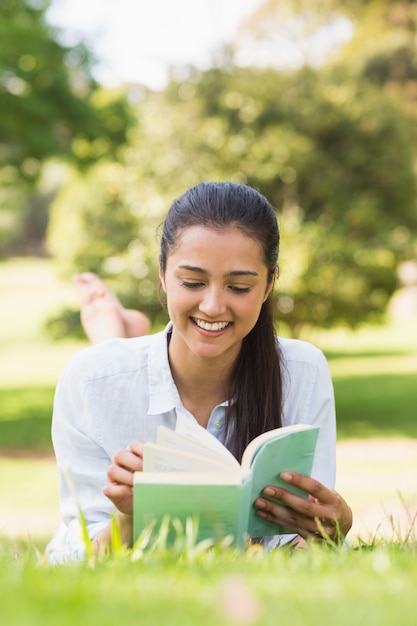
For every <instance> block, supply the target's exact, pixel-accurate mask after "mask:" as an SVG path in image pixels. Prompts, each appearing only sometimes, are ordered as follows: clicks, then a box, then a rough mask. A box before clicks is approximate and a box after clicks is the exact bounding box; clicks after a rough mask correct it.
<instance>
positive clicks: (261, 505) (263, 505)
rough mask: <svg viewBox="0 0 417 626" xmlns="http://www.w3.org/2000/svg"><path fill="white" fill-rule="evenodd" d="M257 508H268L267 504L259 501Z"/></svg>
mask: <svg viewBox="0 0 417 626" xmlns="http://www.w3.org/2000/svg"><path fill="white" fill-rule="evenodd" d="M255 506H256V507H257V508H258V509H264V508H265V506H266V504H265V502H264V501H263V500H257V501H256V502H255Z"/></svg>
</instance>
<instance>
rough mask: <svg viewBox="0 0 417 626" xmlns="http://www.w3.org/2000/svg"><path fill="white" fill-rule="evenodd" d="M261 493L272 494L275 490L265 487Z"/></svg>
mask: <svg viewBox="0 0 417 626" xmlns="http://www.w3.org/2000/svg"><path fill="white" fill-rule="evenodd" d="M262 493H263V494H264V496H273V495H274V493H275V491H274V490H273V489H272V488H271V487H265V489H264V490H263V492H262Z"/></svg>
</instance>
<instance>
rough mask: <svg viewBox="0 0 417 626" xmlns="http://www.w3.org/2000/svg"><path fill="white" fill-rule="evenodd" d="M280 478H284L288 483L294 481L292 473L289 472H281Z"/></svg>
mask: <svg viewBox="0 0 417 626" xmlns="http://www.w3.org/2000/svg"><path fill="white" fill-rule="evenodd" d="M280 478H282V480H285V482H286V483H290V482H291V481H292V474H290V473H289V472H281V474H280Z"/></svg>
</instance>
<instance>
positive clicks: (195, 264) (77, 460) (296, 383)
mask: <svg viewBox="0 0 417 626" xmlns="http://www.w3.org/2000/svg"><path fill="white" fill-rule="evenodd" d="M278 250H279V230H278V224H277V219H276V215H275V211H274V209H273V208H272V206H271V205H270V203H269V202H268V201H267V200H266V198H265V197H264V196H262V195H261V194H259V193H258V192H257V191H255V190H254V189H252V188H250V187H248V186H246V185H241V184H235V183H228V182H223V183H201V184H200V185H197V186H196V187H193V188H192V189H189V190H188V191H186V192H185V193H184V194H183V195H182V196H181V197H180V198H178V199H177V200H176V201H174V203H173V204H172V206H171V208H170V210H169V212H168V215H167V217H166V220H165V223H164V227H163V232H162V237H161V246H160V259H159V261H160V279H161V283H162V286H163V288H164V290H165V292H166V297H167V306H168V312H169V315H170V322H169V324H168V326H167V328H166V329H165V330H164V331H163V332H161V333H157V334H155V335H151V336H142V337H137V338H127V339H117V338H116V339H112V340H111V341H105V342H104V343H103V342H102V343H100V344H98V345H95V346H92V347H91V348H88V349H87V350H84V351H82V352H81V353H79V354H77V355H75V357H74V358H73V359H72V360H71V361H70V363H69V364H68V366H67V368H66V369H65V371H64V372H63V374H62V376H61V378H60V380H59V383H58V386H57V391H56V397H55V405H54V416H53V431H52V432H53V443H54V448H55V453H56V457H57V462H58V469H59V473H60V500H61V511H62V513H63V526H62V528H61V529H60V531H59V533H58V535H57V538H56V540H55V541H53V542H52V543H51V545H50V547H49V551H50V553H51V558H52V559H53V560H62V559H65V558H79V557H81V556H82V555H83V545H82V544H80V542H79V541H78V542H77V535H76V534H74V533H73V532H72V530H73V528H74V525H76V522H77V519H78V515H79V508H78V507H79V506H81V509H82V511H83V514H84V517H85V519H86V522H87V529H88V533H89V536H90V538H91V539H92V540H93V546H94V549H95V550H96V551H97V552H98V551H101V550H102V549H106V548H108V547H109V546H110V544H111V523H110V519H111V516H112V514H113V513H115V515H116V519H117V522H118V524H119V526H120V532H121V536H122V539H123V541H124V542H125V543H126V544H128V545H131V543H132V531H133V498H132V484H133V475H134V472H136V471H142V469H143V465H142V458H143V443H144V442H145V441H156V434H157V429H158V426H160V425H164V426H167V427H168V428H171V429H173V428H175V423H176V419H177V412H180V413H181V414H184V415H185V416H186V417H187V419H188V420H191V421H193V422H198V423H199V424H200V425H201V426H203V427H204V428H206V429H207V430H208V431H209V432H211V433H212V434H213V435H214V436H215V437H216V438H217V439H219V440H220V441H221V442H222V443H223V444H224V445H226V446H227V447H228V448H229V449H230V450H231V451H232V452H233V454H234V455H235V456H236V457H237V458H238V459H240V458H241V456H242V452H243V450H244V448H245V447H246V445H247V444H248V443H249V442H250V441H251V440H252V439H254V438H255V437H256V436H257V435H259V434H261V433H263V432H266V431H268V430H271V429H273V428H279V427H281V426H285V425H290V424H297V423H307V424H314V425H319V426H320V434H319V439H318V444H317V448H316V456H315V460H314V465H313V472H312V476H313V478H310V477H307V476H301V475H299V474H295V473H288V472H285V473H284V474H282V475H281V478H282V479H283V480H284V482H287V483H291V486H294V487H297V488H298V489H301V490H302V491H303V492H305V497H301V496H299V495H294V493H292V492H291V491H288V490H287V489H281V488H276V487H271V486H268V485H265V490H264V492H263V493H264V495H265V496H268V497H267V498H263V497H260V498H258V499H257V500H256V501H255V502H254V506H255V508H256V510H257V512H258V515H260V516H261V517H263V518H265V519H267V520H269V521H271V522H273V523H275V524H277V525H281V526H283V527H285V528H287V529H288V530H289V533H288V534H286V535H276V536H275V537H272V538H271V537H269V538H265V539H264V542H265V544H266V545H268V546H274V545H277V544H278V543H280V544H282V543H286V542H289V541H293V542H295V543H297V544H298V545H304V540H305V539H314V540H317V539H321V538H322V537H323V536H330V537H332V538H334V540H335V541H338V540H340V539H343V538H344V536H345V535H346V533H347V532H348V531H349V528H350V526H351V524H352V517H351V511H350V509H349V507H348V505H347V504H346V502H345V501H344V500H343V498H342V497H341V496H340V495H339V494H338V493H336V492H335V491H334V483H335V410H334V398H333V387H332V383H331V379H330V374H329V369H328V367H327V363H326V361H325V358H324V356H323V354H322V353H321V352H320V351H319V350H318V349H317V348H315V347H314V346H312V345H311V344H308V343H305V342H302V341H295V340H289V339H283V338H278V337H276V335H275V331H274V314H273V307H272V297H271V293H272V290H273V285H274V280H275V277H276V275H277V260H278ZM108 300H111V299H108ZM103 302H104V303H105V302H106V299H103ZM102 304H103V303H102ZM113 309H114V307H113ZM117 311H119V314H120V315H123V310H122V309H121V307H119V306H118V307H116V312H117ZM112 328H113V327H112ZM112 332H113V331H111V330H109V337H111V336H114V335H112ZM68 473H70V475H71V481H70V482H71V485H70V486H68V484H67V481H66V479H67V477H68ZM74 491H75V493H77V498H78V502H75V501H74V498H73V493H74ZM317 520H320V525H319V527H318V524H317Z"/></svg>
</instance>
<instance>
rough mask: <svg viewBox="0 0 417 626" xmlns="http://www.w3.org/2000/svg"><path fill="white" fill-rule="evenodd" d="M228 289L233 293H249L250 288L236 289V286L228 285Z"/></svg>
mask: <svg viewBox="0 0 417 626" xmlns="http://www.w3.org/2000/svg"><path fill="white" fill-rule="evenodd" d="M230 289H231V291H233V292H234V293H249V290H250V287H237V286H236V285H230Z"/></svg>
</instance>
